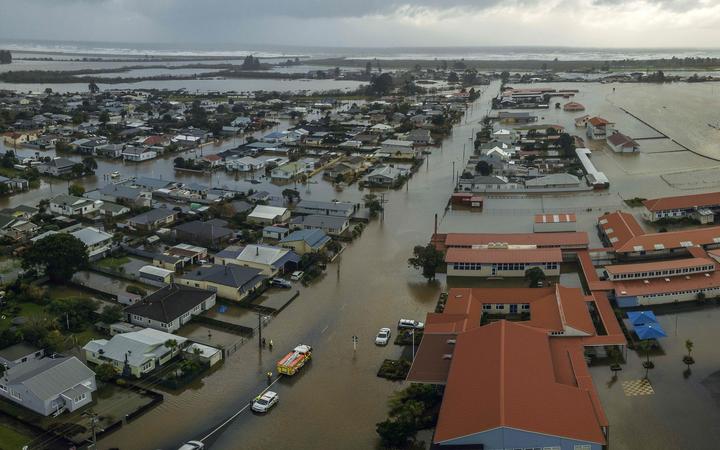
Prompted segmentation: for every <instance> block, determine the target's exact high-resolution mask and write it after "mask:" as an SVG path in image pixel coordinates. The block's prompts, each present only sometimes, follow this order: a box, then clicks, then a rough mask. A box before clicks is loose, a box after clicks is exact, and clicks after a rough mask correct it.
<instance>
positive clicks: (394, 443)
mask: <svg viewBox="0 0 720 450" xmlns="http://www.w3.org/2000/svg"><path fill="white" fill-rule="evenodd" d="M375 430H376V431H377V434H378V436H380V441H382V445H383V446H384V447H387V448H402V447H405V446H406V445H407V444H408V441H409V440H410V439H411V438H413V437H414V436H415V434H416V433H417V430H415V427H413V425H412V424H410V423H407V422H403V421H399V420H391V419H388V420H385V421H383V422H379V423H377V424H376V426H375Z"/></svg>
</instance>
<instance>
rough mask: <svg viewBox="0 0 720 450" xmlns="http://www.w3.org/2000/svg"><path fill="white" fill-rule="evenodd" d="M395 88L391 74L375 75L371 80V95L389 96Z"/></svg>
mask: <svg viewBox="0 0 720 450" xmlns="http://www.w3.org/2000/svg"><path fill="white" fill-rule="evenodd" d="M392 88H393V77H392V75H390V74H389V73H387V72H386V73H383V74H380V75H374V76H373V77H372V78H371V79H370V94H371V95H377V96H382V95H387V94H389V93H390V91H391V90H392Z"/></svg>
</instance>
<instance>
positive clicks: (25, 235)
mask: <svg viewBox="0 0 720 450" xmlns="http://www.w3.org/2000/svg"><path fill="white" fill-rule="evenodd" d="M39 228H40V227H38V226H37V225H35V224H34V223H33V222H30V221H29V220H26V219H23V218H17V217H13V216H8V215H5V214H0V236H5V237H7V238H10V239H13V240H15V241H23V240H26V239H30V238H31V237H33V236H34V235H35V233H36V232H37V230H38V229H39Z"/></svg>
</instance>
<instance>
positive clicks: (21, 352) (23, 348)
mask: <svg viewBox="0 0 720 450" xmlns="http://www.w3.org/2000/svg"><path fill="white" fill-rule="evenodd" d="M41 350H42V349H41V348H39V347H35V346H34V345H30V344H28V343H25V342H20V343H19V344H15V345H11V346H10V347H6V348H4V349H2V350H0V358H3V359H5V360H7V361H15V360H17V359H20V358H22V357H24V356H28V355H32V354H33V353H35V352H39V351H41Z"/></svg>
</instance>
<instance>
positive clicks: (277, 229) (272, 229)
mask: <svg viewBox="0 0 720 450" xmlns="http://www.w3.org/2000/svg"><path fill="white" fill-rule="evenodd" d="M263 231H267V232H268V233H285V232H287V231H288V229H287V228H283V227H274V226H267V227H265V228H263Z"/></svg>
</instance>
